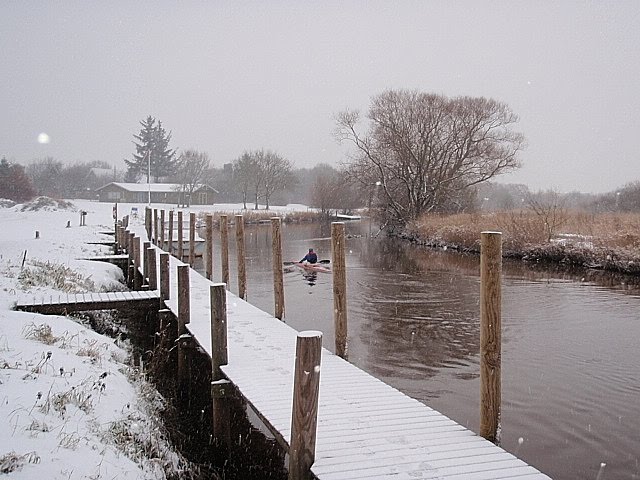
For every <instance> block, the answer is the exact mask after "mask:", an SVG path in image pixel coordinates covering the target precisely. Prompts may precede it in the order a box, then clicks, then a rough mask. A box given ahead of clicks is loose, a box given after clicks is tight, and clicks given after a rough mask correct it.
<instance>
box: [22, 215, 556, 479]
mask: <svg viewBox="0 0 640 480" xmlns="http://www.w3.org/2000/svg"><path fill="white" fill-rule="evenodd" d="M147 227H148V226H147ZM128 230H129V232H131V234H132V235H131V238H130V241H131V243H130V245H135V242H133V234H135V236H137V237H140V238H141V239H145V241H146V239H147V233H146V232H145V226H143V225H130V226H129V227H128ZM116 237H117V236H116ZM151 248H153V249H155V250H156V251H155V255H149V256H148V257H147V256H146V255H144V254H143V255H140V258H138V260H137V261H138V262H140V263H139V264H138V267H137V272H138V273H137V274H140V273H144V272H150V271H151V272H161V271H162V266H161V265H160V263H161V262H160V255H159V253H160V252H161V251H160V250H159V249H158V248H157V247H155V246H152V247H151ZM134 250H135V249H134ZM138 253H140V252H139V248H138ZM147 258H154V259H155V265H146V266H145V265H144V262H145V259H147ZM185 265H186V264H184V263H183V262H181V261H179V260H178V259H176V258H175V257H173V256H171V257H169V279H168V292H169V298H168V299H167V300H165V305H166V307H167V308H168V309H169V310H170V311H171V312H172V313H173V315H175V316H176V317H178V316H179V305H178V296H179V295H178V294H179V292H178V275H177V271H178V267H181V268H182V271H184V267H185ZM184 273H187V272H184ZM157 283H159V284H162V283H163V280H162V279H160V280H159V281H158V282H157ZM165 285H166V283H165ZM188 285H189V289H188V292H187V294H186V295H188V298H189V304H190V314H189V318H188V321H187V324H186V330H187V333H189V334H190V335H191V336H192V337H193V339H194V340H195V341H196V342H197V343H198V344H199V346H200V347H201V349H202V350H204V351H205V352H206V353H207V354H208V355H209V356H210V357H212V356H213V355H214V352H213V351H212V341H211V338H212V324H211V317H212V315H211V310H212V306H211V303H212V300H211V298H210V292H211V291H212V288H211V287H212V286H214V285H216V284H214V283H212V282H211V281H210V280H207V279H206V278H205V277H203V276H202V275H200V274H199V273H197V272H196V271H195V270H193V269H188ZM217 285H219V284H217ZM163 288H164V287H163ZM217 288H219V287H217ZM130 293H131V296H130V297H128V298H127V297H126V295H125V294H124V293H122V292H119V293H115V294H93V295H98V297H95V298H94V297H92V294H88V295H89V296H90V297H91V298H89V299H87V298H86V296H85V297H84V298H82V301H81V300H80V299H79V298H78V296H74V298H73V299H72V300H70V299H69V297H66V298H65V297H64V296H62V297H61V298H60V299H59V300H58V301H57V302H54V299H52V298H50V299H49V302H48V303H49V306H50V308H51V309H52V310H53V309H55V312H50V311H47V312H46V313H58V312H60V313H62V312H69V311H73V308H74V305H83V307H82V308H86V307H87V306H92V308H96V309H102V308H113V305H114V304H115V303H114V302H118V301H120V302H142V301H148V302H150V305H151V304H155V305H156V308H157V305H158V304H159V296H158V292H157V291H155V290H153V291H147V292H143V291H139V292H130ZM45 302H46V299H42V300H41V302H40V304H39V305H38V302H37V301H33V302H31V303H24V302H23V303H20V304H19V306H18V308H20V309H23V310H28V311H40V312H43V313H45V310H43V307H44V303H45ZM101 302H104V303H101ZM154 302H155V303H154ZM54 304H55V305H54ZM226 307H227V309H226V332H227V342H226V343H227V352H228V359H227V364H226V365H223V366H221V368H220V370H221V371H222V373H223V375H224V376H225V377H226V379H227V380H228V381H230V382H231V383H232V384H233V385H234V386H235V389H236V390H237V391H238V392H239V393H240V394H241V395H242V397H243V398H244V400H245V401H246V402H247V404H248V405H249V406H250V407H251V408H252V409H253V410H254V412H255V413H256V414H257V415H258V417H259V418H260V419H261V420H262V421H263V422H264V424H265V426H266V427H267V428H268V429H269V431H270V432H271V433H272V434H273V435H274V437H275V438H276V439H277V441H278V442H279V443H280V445H281V446H282V448H283V450H284V451H285V452H287V453H289V454H290V455H291V454H292V451H291V450H290V448H291V444H292V431H291V426H292V412H293V397H294V394H293V390H294V370H295V364H296V340H297V339H298V338H299V337H298V335H299V334H298V332H296V331H295V330H294V329H292V328H291V327H289V326H288V325H287V324H285V323H283V322H282V321H280V320H278V319H277V318H275V317H274V316H273V315H270V314H268V313H266V312H264V311H261V310H259V309H258V308H256V307H254V306H252V305H250V304H249V303H247V302H245V301H244V300H242V299H241V298H239V297H238V296H236V295H234V294H233V293H231V292H229V291H227V292H226ZM178 323H179V324H180V321H179V322H178ZM179 362H180V360H179ZM318 368H319V371H320V385H319V397H318V417H317V436H316V437H315V455H314V462H313V464H312V465H311V469H310V474H311V475H312V476H313V477H314V478H317V479H320V480H349V479H395V480H420V479H450V480H463V479H466V480H493V479H506V478H515V479H522V480H543V479H548V478H549V477H548V476H546V475H544V474H543V473H541V472H539V471H538V470H536V469H535V468H534V467H532V466H529V465H527V464H526V463H525V462H523V461H522V460H520V459H518V458H516V457H515V456H514V455H512V454H511V453H508V452H506V451H505V450H503V449H502V448H500V447H498V446H496V445H494V444H493V443H491V442H489V441H488V440H485V439H483V438H481V437H480V436H478V435H476V434H475V433H473V432H471V431H470V430H468V429H466V428H464V427H463V426H461V425H459V424H457V423H456V422H454V421H453V420H451V419H450V418H448V417H446V416H445V415H443V414H441V413H439V412H437V411H436V410H433V409H432V408H430V407H428V406H426V405H424V404H422V403H420V402H418V401H417V400H415V399H412V398H410V397H408V396H407V395H405V394H403V393H402V392H400V391H398V390H397V389H395V388H393V387H391V386H389V385H387V384H385V383H384V382H382V381H380V380H378V379H376V378H374V377H373V376H371V375H369V374H368V373H366V372H364V371H362V370H360V369H359V368H357V367H356V366H354V365H352V364H350V363H348V362H347V361H345V360H343V359H342V358H340V357H338V356H336V355H334V354H333V353H331V352H330V351H328V350H326V349H322V352H321V363H320V366H319V367H318ZM178 369H180V366H178ZM304 373H307V374H308V373H310V372H304ZM316 373H317V372H316ZM296 478H303V477H296ZM305 478H306V475H305Z"/></svg>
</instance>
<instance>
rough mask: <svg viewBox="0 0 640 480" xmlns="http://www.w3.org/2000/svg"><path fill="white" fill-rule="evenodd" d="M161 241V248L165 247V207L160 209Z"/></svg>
mask: <svg viewBox="0 0 640 480" xmlns="http://www.w3.org/2000/svg"><path fill="white" fill-rule="evenodd" d="M159 240H160V241H159V242H158V244H159V246H160V248H161V249H164V208H163V209H162V210H160V239H159Z"/></svg>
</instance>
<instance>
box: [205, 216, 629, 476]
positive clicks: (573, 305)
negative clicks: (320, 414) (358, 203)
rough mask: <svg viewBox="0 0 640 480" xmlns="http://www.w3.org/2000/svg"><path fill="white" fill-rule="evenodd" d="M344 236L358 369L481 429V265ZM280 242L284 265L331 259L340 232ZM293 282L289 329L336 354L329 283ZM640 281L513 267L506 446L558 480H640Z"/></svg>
mask: <svg viewBox="0 0 640 480" xmlns="http://www.w3.org/2000/svg"><path fill="white" fill-rule="evenodd" d="M346 227H347V232H346V233H347V236H348V238H347V240H346V246H347V252H346V254H347V255H346V260H347V297H348V323H349V359H350V361H351V362H352V363H354V364H356V365H358V366H359V367H361V368H363V369H364V370H366V371H368V372H370V373H372V374H373V375H375V376H377V377H379V378H381V379H382V380H384V381H386V382H387V383H389V384H391V385H393V386H395V387H396V388H398V389H400V390H401V391H403V392H404V393H406V394H408V395H410V396H412V397H413V398H416V399H418V400H421V401H424V402H425V403H427V404H429V405H430V406H432V407H434V408H436V409H438V410H440V411H442V412H443V413H445V414H446V415H449V416H451V417H452V418H454V419H455V420H456V421H458V422H459V423H461V424H463V425H465V426H467V427H469V428H471V429H472V430H474V431H478V390H479V382H478V371H479V368H478V351H479V291H480V285H479V258H478V257H477V256H474V255H469V256H465V255H461V254H457V253H453V254H452V253H450V252H444V251H435V250H429V249H424V248H420V247H416V246H413V245H408V244H406V243H402V242H400V243H398V242H394V241H391V240H388V239H379V240H370V239H368V238H365V237H362V238H359V237H358V236H359V235H361V234H362V233H366V228H367V225H366V224H364V225H360V224H358V223H347V224H346ZM245 232H246V233H247V242H246V244H247V257H248V266H247V273H248V282H249V285H248V297H249V301H250V302H251V303H253V304H254V305H256V306H258V307H259V308H261V309H263V310H265V311H267V312H273V309H274V306H273V273H272V270H271V269H272V265H271V234H270V226H268V225H267V226H249V227H247V229H246V230H245ZM282 234H283V256H284V258H285V259H289V260H292V261H295V260H297V259H298V258H300V256H301V252H305V251H306V250H307V249H308V248H309V247H310V246H312V247H313V248H314V249H315V250H316V251H317V252H318V255H319V257H320V258H330V253H331V243H330V225H329V224H326V225H286V226H283V229H282ZM230 246H231V249H232V252H231V263H232V265H231V271H232V278H233V277H234V275H235V271H236V267H235V250H234V249H235V245H234V244H231V245H230ZM217 248H219V247H218V245H217V243H216V246H215V247H214V249H216V252H217V251H218V250H217ZM214 258H216V256H215V255H214ZM218 258H219V257H218ZM215 265H218V268H219V264H216V263H215V262H214V271H216V273H215V274H214V278H216V279H217V278H219V272H217V270H218V268H215ZM296 270H297V271H291V272H290V273H287V274H286V275H285V303H286V307H285V311H286V312H287V313H286V315H287V316H286V318H285V320H286V322H287V323H288V324H290V325H291V326H293V327H294V328H296V329H297V330H306V329H315V330H321V331H323V333H324V335H323V343H324V346H325V347H327V348H329V349H333V341H334V339H333V297H332V277H331V275H330V274H324V273H317V272H316V275H314V276H313V278H310V276H308V275H307V274H305V273H304V272H302V271H301V270H300V269H298V268H297V267H296ZM310 280H311V281H310ZM232 283H233V282H232ZM637 283H638V280H637V279H634V278H630V277H625V276H621V275H610V274H604V273H603V272H600V271H597V270H590V271H573V272H572V271H570V270H567V269H565V268H562V269H549V268H545V267H544V266H542V265H526V264H524V263H523V262H520V261H509V260H504V262H503V335H502V338H503V342H504V343H503V356H502V358H503V368H502V371H503V411H502V419H503V423H502V427H503V429H502V431H503V445H504V446H505V447H506V448H507V449H508V450H510V451H513V452H515V451H518V455H519V456H521V457H522V458H523V459H525V460H526V461H529V462H531V463H532V464H533V465H535V466H536V467H538V468H540V469H542V470H543V471H544V472H545V473H548V474H550V475H551V476H552V477H553V478H556V479H563V478H567V479H569V478H595V476H596V474H597V471H598V468H599V465H600V462H606V463H607V470H606V478H640V469H639V467H638V464H637V453H636V452H638V451H640V437H638V435H637V431H638V428H640V420H638V419H640V403H639V402H637V396H638V393H639V392H640V373H638V368H637V365H638V363H640V351H639V349H638V348H637V338H638V337H640V322H639V321H638V315H637V312H638V310H639V309H640V298H639V296H638V288H637V287H636V285H637ZM234 287H235V285H231V290H232V291H235V288H234ZM520 438H522V439H523V442H519V439H520Z"/></svg>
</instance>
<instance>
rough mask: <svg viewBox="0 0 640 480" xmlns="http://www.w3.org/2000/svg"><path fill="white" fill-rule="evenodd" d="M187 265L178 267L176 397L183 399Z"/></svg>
mask: <svg viewBox="0 0 640 480" xmlns="http://www.w3.org/2000/svg"><path fill="white" fill-rule="evenodd" d="M189 270H190V267H189V265H179V266H178V396H179V397H180V398H185V395H186V391H187V389H186V385H187V383H188V378H187V352H186V349H185V348H183V340H182V336H183V335H186V334H187V324H188V323H189V322H190V315H191V313H190V305H189V303H190V302H189Z"/></svg>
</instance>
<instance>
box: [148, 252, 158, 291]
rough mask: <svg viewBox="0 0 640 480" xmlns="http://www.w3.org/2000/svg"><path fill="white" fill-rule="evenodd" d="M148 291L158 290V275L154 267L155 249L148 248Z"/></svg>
mask: <svg viewBox="0 0 640 480" xmlns="http://www.w3.org/2000/svg"><path fill="white" fill-rule="evenodd" d="M148 252H149V256H148V258H149V290H157V289H158V274H157V267H156V249H155V248H153V247H149V249H148Z"/></svg>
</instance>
